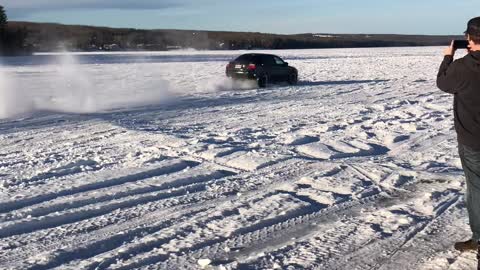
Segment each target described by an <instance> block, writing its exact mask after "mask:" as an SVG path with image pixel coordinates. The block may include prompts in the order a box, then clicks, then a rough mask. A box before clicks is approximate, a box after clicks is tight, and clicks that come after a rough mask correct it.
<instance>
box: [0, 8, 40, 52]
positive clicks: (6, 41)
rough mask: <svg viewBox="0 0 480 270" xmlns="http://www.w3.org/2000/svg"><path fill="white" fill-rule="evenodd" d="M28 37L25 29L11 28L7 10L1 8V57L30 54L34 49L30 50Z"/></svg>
mask: <svg viewBox="0 0 480 270" xmlns="http://www.w3.org/2000/svg"><path fill="white" fill-rule="evenodd" d="M27 35H28V31H27V29H25V28H24V27H18V26H17V27H9V25H8V17H7V14H6V12H5V9H4V8H3V6H0V56H1V55H19V54H28V53H30V51H31V49H33V48H28V45H27V42H26V40H27Z"/></svg>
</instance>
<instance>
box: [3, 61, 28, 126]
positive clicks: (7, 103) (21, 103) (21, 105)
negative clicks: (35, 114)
mask: <svg viewBox="0 0 480 270" xmlns="http://www.w3.org/2000/svg"><path fill="white" fill-rule="evenodd" d="M11 77H12V74H11V73H8V72H6V71H5V69H4V67H2V66H0V119H5V118H10V117H15V116H18V115H21V114H24V113H26V112H29V111H31V109H32V106H33V104H32V101H31V99H29V98H28V96H27V95H26V94H25V93H23V91H22V90H21V89H15V88H14V85H13V83H12V80H11Z"/></svg>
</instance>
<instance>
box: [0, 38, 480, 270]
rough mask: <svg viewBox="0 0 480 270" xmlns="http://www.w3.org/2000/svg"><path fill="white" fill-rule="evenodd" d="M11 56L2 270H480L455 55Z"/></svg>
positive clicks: (1, 178) (1, 88)
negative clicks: (245, 79)
mask: <svg viewBox="0 0 480 270" xmlns="http://www.w3.org/2000/svg"><path fill="white" fill-rule="evenodd" d="M240 53H241V52H225V51H222V52H192V51H186V52H165V53H145V54H109V55H105V54H92V55H88V54H87V55H73V56H72V55H62V54H60V55H53V56H52V55H37V56H35V57H26V58H4V59H1V61H2V62H3V66H2V67H1V74H0V95H1V99H0V117H2V118H3V120H0V143H1V148H0V189H1V193H0V268H1V269H200V268H202V267H203V268H204V269H385V270H386V269H474V268H475V266H476V265H475V263H476V262H475V254H473V253H464V254H459V253H457V252H456V251H454V250H453V248H452V245H453V243H454V242H455V241H457V240H463V239H467V238H468V237H469V230H468V225H467V219H466V213H465V206H464V203H463V189H464V181H463V175H462V171H461V169H460V162H459V160H458V156H457V153H456V139H455V132H454V131H453V130H452V126H453V118H452V112H451V105H452V97H451V96H449V95H447V94H443V93H442V92H440V91H439V90H437V89H436V87H435V76H436V72H437V68H438V66H439V64H440V61H441V60H442V54H441V53H442V48H438V47H429V48H394V49H392V48H389V49H344V50H343V49H342V50H303V51H275V53H276V54H278V55H280V56H282V57H284V58H285V59H286V60H287V61H288V62H289V63H290V65H293V66H295V67H297V68H298V70H299V73H300V74H299V75H300V82H299V85H297V86H293V87H292V86H288V85H272V86H269V87H268V88H267V89H257V88H256V87H255V86H254V85H248V84H242V85H233V84H232V82H230V81H229V80H227V79H225V76H224V69H225V66H226V63H227V61H228V60H229V59H232V58H233V57H235V56H236V55H238V54H240Z"/></svg>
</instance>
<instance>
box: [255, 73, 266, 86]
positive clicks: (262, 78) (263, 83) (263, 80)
mask: <svg viewBox="0 0 480 270" xmlns="http://www.w3.org/2000/svg"><path fill="white" fill-rule="evenodd" d="M267 83H268V76H267V74H264V75H262V76H260V77H258V78H257V84H258V87H260V88H265V87H267Z"/></svg>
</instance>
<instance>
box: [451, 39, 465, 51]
mask: <svg viewBox="0 0 480 270" xmlns="http://www.w3.org/2000/svg"><path fill="white" fill-rule="evenodd" d="M453 48H454V49H455V50H456V49H468V41H467V40H459V39H457V40H454V41H453Z"/></svg>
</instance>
